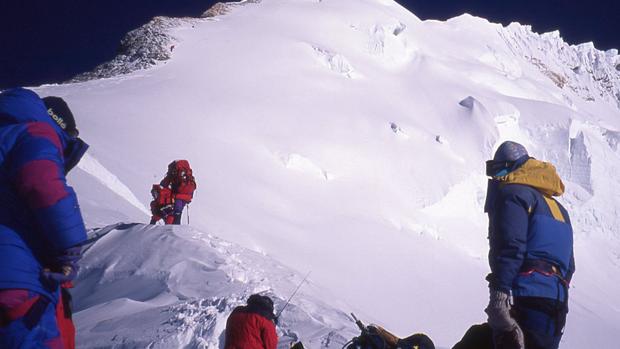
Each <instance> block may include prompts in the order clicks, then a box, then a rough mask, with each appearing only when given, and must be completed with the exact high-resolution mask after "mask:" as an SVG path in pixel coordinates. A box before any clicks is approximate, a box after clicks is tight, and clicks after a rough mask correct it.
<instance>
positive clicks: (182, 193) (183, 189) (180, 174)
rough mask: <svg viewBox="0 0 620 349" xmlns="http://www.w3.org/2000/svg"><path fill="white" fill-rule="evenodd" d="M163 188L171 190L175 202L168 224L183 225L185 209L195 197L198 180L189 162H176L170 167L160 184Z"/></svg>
mask: <svg viewBox="0 0 620 349" xmlns="http://www.w3.org/2000/svg"><path fill="white" fill-rule="evenodd" d="M160 185H161V187H162V188H167V189H170V190H171V192H172V198H173V201H174V207H173V210H172V215H171V216H172V217H171V218H170V222H169V220H168V219H166V224H181V215H182V214H183V208H185V205H187V204H189V203H190V202H191V201H192V198H193V197H194V191H195V190H196V180H195V179H194V175H193V173H192V169H191V167H190V166H189V162H188V161H187V160H175V161H173V162H171V163H170V164H169V165H168V172H167V173H166V176H165V177H164V179H163V180H162V181H161V183H160Z"/></svg>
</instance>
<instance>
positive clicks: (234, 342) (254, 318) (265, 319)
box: [224, 294, 278, 349]
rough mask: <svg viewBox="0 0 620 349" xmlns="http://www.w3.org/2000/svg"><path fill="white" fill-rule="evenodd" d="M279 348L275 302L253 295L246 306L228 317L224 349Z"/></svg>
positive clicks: (265, 297)
mask: <svg viewBox="0 0 620 349" xmlns="http://www.w3.org/2000/svg"><path fill="white" fill-rule="evenodd" d="M277 346H278V335H277V333H276V317H275V315H274V314H273V301H272V300H271V298H269V297H267V296H263V295H260V294H253V295H251V296H250V298H248V304H247V305H246V306H239V307H236V308H235V309H234V310H233V311H232V313H231V314H230V316H229V317H228V320H227V321H226V344H224V349H276V347H277Z"/></svg>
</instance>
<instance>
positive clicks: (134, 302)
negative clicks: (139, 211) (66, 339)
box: [74, 225, 355, 349]
mask: <svg viewBox="0 0 620 349" xmlns="http://www.w3.org/2000/svg"><path fill="white" fill-rule="evenodd" d="M111 228H112V229H111V230H110V231H106V232H104V233H105V235H103V237H101V236H100V237H99V240H97V241H96V242H95V243H94V245H93V246H92V247H90V248H89V249H88V250H87V252H86V253H85V256H84V259H83V262H82V268H81V271H80V277H79V279H78V280H77V282H76V284H77V287H76V288H75V290H74V297H75V300H76V302H75V310H76V311H77V314H76V316H75V321H76V323H77V326H78V334H79V335H78V342H79V343H80V347H82V348H145V347H149V348H166V349H168V348H220V347H221V346H222V345H223V342H222V341H223V338H224V330H225V327H226V319H227V317H228V315H229V314H230V312H231V311H232V309H233V308H234V307H236V306H238V305H242V304H245V300H246V299H247V297H248V296H249V295H250V294H253V293H257V292H261V293H263V294H267V295H269V296H270V297H272V298H273V299H274V300H275V303H276V308H277V309H281V308H282V307H283V305H284V302H285V300H286V299H287V298H288V296H289V295H290V293H291V292H292V291H293V290H294V289H295V287H296V284H297V283H299V282H300V281H301V280H302V277H300V276H299V275H298V274H297V273H295V272H294V271H292V270H290V269H288V268H286V267H284V266H282V265H280V264H279V263H277V262H275V261H274V260H272V259H271V258H269V257H268V256H264V255H261V254H258V253H256V252H252V251H249V250H246V249H244V248H241V247H238V246H236V245H234V244H231V243H228V242H226V241H223V240H220V239H218V238H216V237H213V236H211V235H209V234H206V233H202V232H200V231H197V230H195V229H192V228H189V227H171V226H148V225H116V226H113V227H111ZM94 233H96V232H94ZM319 292H320V290H318V289H317V288H316V287H315V286H314V285H313V283H312V282H311V281H310V283H309V284H308V285H303V289H302V290H301V291H300V293H299V294H297V296H296V297H295V298H294V299H293V300H292V302H291V304H290V305H289V307H287V308H286V310H285V311H284V312H283V313H282V316H281V318H280V322H279V326H278V332H279V336H280V344H281V345H280V346H279V347H280V348H288V343H289V342H290V341H293V340H303V341H304V343H306V344H307V347H309V348H327V347H329V348H340V346H342V344H344V343H345V342H346V341H347V340H348V338H349V337H351V336H352V335H353V334H355V331H354V324H353V323H352V322H351V320H350V319H349V317H348V316H347V315H345V314H346V313H344V312H342V311H339V310H337V309H334V308H332V307H330V306H328V305H327V304H326V303H324V302H323V301H321V300H319V299H317V298H316V295H314V296H313V295H312V294H313V293H314V294H317V293H319ZM319 294H320V293H319ZM326 342H329V343H331V344H330V345H329V346H324V345H322V344H321V343H326Z"/></svg>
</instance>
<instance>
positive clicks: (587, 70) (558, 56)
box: [71, 0, 620, 108]
mask: <svg viewBox="0 0 620 349" xmlns="http://www.w3.org/2000/svg"><path fill="white" fill-rule="evenodd" d="M260 2H261V0H244V1H240V2H220V3H216V4H215V5H213V6H212V7H211V8H209V9H208V10H206V11H205V12H204V14H203V15H202V16H201V17H202V18H206V19H210V20H213V19H214V18H215V17H218V16H224V15H226V14H228V13H230V12H231V11H233V10H234V9H235V8H237V7H239V6H243V5H247V4H258V3H260ZM319 2H320V1H319ZM462 17H470V15H467V14H465V15H463V16H462ZM184 21H189V22H191V21H198V19H190V18H185V19H178V18H170V17H156V18H154V19H153V20H151V21H150V22H149V23H147V24H145V25H144V26H142V27H140V28H138V29H135V30H133V31H131V32H129V33H127V35H126V36H125V38H123V40H122V41H121V43H120V46H119V49H118V51H119V53H118V56H117V57H116V58H115V59H114V60H112V61H110V62H106V63H104V64H102V65H100V66H98V67H97V68H95V70H94V71H92V72H88V73H84V74H80V75H78V76H77V77H75V78H73V79H72V80H71V81H72V82H79V81H86V80H91V79H99V78H110V77H113V76H117V75H120V74H128V73H131V72H133V71H136V70H140V69H148V68H149V67H151V66H154V65H156V64H158V63H161V62H164V61H166V60H168V59H170V58H171V57H172V52H173V50H174V47H175V46H174V45H175V42H176V41H177V40H176V39H175V38H174V37H173V36H171V35H169V34H168V32H169V31H170V29H171V28H174V27H178V26H180V25H181V23H183V22H184ZM496 26H497V25H496ZM396 30H397V29H396ZM497 31H498V34H499V35H500V36H502V37H503V38H504V40H505V41H506V45H507V46H508V47H509V48H511V50H512V52H513V54H514V57H517V58H525V59H526V60H527V61H529V62H530V63H531V64H532V65H533V66H535V67H536V68H538V69H539V70H540V72H541V73H543V74H544V75H545V76H547V77H548V78H549V79H551V80H552V81H553V82H554V83H555V84H556V85H557V86H558V87H559V88H560V89H564V88H568V89H570V90H571V91H572V92H574V93H575V94H576V95H577V96H579V97H581V98H583V99H585V100H586V101H595V100H596V99H597V98H601V99H603V100H604V101H606V102H608V103H610V104H613V105H616V106H617V107H618V108H620V55H618V50H617V49H610V50H607V51H601V50H597V49H596V48H595V47H594V45H593V44H592V43H591V42H588V43H583V44H579V45H569V44H568V43H566V42H565V41H564V40H563V39H562V37H561V34H560V32H559V31H553V32H549V33H544V34H538V33H536V32H534V31H532V27H531V26H529V25H521V24H519V23H516V22H513V23H511V24H510V25H508V26H506V27H501V28H498V29H497ZM337 64H340V63H337ZM507 74H508V76H510V72H507ZM565 98H566V99H567V101H569V102H570V100H571V99H570V98H571V97H570V96H569V95H568V94H566V95H565Z"/></svg>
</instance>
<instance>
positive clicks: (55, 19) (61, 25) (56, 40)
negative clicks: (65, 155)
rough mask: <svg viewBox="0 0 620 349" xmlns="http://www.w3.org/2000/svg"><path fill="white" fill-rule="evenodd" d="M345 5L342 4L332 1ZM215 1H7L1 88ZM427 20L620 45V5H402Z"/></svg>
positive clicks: (50, 75)
mask: <svg viewBox="0 0 620 349" xmlns="http://www.w3.org/2000/svg"><path fill="white" fill-rule="evenodd" d="M328 1H338V0H328ZM215 2H216V1H212V0H122V1H119V0H107V1H103V0H1V1H0V88H6V87H10V86H18V85H27V86H33V85H39V84H42V83H51V82H62V81H64V80H67V79H69V78H71V77H72V76H74V75H76V74H79V73H82V72H85V71H88V70H91V69H92V68H94V67H95V66H96V65H98V64H100V63H102V62H105V61H107V60H110V59H111V58H113V57H114V55H115V53H116V48H117V47H118V43H119V41H120V39H121V38H122V37H123V35H124V34H125V33H126V32H128V31H130V30H132V29H135V28H137V27H139V26H141V25H142V24H144V23H146V22H148V20H149V19H150V18H152V17H153V16H156V15H167V16H198V15H199V14H201V13H202V12H203V11H204V10H206V9H207V8H208V7H210V5H212V4H213V3H215ZM399 2H400V3H401V4H402V5H403V6H405V7H407V8H408V9H410V10H411V11H412V12H414V13H415V14H416V15H417V16H418V17H420V18H422V19H441V20H444V19H447V18H450V17H454V16H457V15H460V14H462V13H464V12H468V13H471V14H473V15H477V16H481V17H485V18H487V19H489V20H491V21H493V22H500V23H503V24H508V23H509V22H512V21H519V22H521V23H523V24H531V25H532V26H533V28H534V30H536V31H539V32H546V31H550V30H556V29H559V30H560V31H561V33H562V37H563V38H564V39H565V40H566V41H568V42H569V43H581V42H585V41H594V43H595V45H596V47H597V48H600V49H609V48H620V1H617V0H590V1H583V0H582V1H577V0H517V1H513V0H450V1H448V0H401V1H399Z"/></svg>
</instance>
